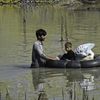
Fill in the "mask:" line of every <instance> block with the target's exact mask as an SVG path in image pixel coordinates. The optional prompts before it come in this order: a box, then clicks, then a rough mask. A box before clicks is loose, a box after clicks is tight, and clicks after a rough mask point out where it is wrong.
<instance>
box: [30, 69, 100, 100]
mask: <svg viewBox="0 0 100 100" xmlns="http://www.w3.org/2000/svg"><path fill="white" fill-rule="evenodd" d="M98 74H99V71H98V70H95V71H94V70H93V69H88V70H81V69H78V70H72V69H71V70H70V69H68V70H67V69H45V68H44V69H41V68H40V69H33V70H32V76H33V85H34V87H35V90H36V91H38V92H41V91H42V92H43V93H45V94H46V95H47V97H48V98H49V99H50V100H53V99H54V98H55V100H56V99H59V100H61V99H62V98H67V100H77V98H82V96H83V97H84V96H89V95H90V94H89V91H90V90H91V91H92V90H94V89H95V90H96V87H95V86H96V83H95V79H97V78H98V77H99V76H98ZM87 91H88V92H87ZM84 98H85V97H84ZM63 100H66V99H63ZM80 100H81V99H80ZM84 100H85V99H84Z"/></svg>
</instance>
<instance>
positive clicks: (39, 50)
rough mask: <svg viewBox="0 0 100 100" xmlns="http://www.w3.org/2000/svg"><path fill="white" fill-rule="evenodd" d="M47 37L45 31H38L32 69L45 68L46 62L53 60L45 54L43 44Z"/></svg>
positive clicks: (33, 51) (34, 45)
mask: <svg viewBox="0 0 100 100" xmlns="http://www.w3.org/2000/svg"><path fill="white" fill-rule="evenodd" d="M46 35H47V32H46V31H45V30H43V29H39V30H37V31H36V38H37V41H36V42H35V43H34V44H33V50H32V64H31V68H33V67H44V66H45V63H46V60H47V59H51V58H50V57H47V56H46V55H45V54H44V50H43V42H44V41H45V38H46Z"/></svg>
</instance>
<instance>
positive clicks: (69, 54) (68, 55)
mask: <svg viewBox="0 0 100 100" xmlns="http://www.w3.org/2000/svg"><path fill="white" fill-rule="evenodd" d="M66 59H68V60H75V53H74V52H73V51H72V50H70V51H68V52H67V53H65V54H64V55H63V56H62V57H61V58H60V60H66Z"/></svg>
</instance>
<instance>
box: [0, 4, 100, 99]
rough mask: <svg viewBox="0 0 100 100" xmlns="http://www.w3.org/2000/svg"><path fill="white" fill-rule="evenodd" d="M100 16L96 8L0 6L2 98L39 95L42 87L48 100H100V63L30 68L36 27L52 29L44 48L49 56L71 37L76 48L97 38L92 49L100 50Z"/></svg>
mask: <svg viewBox="0 0 100 100" xmlns="http://www.w3.org/2000/svg"><path fill="white" fill-rule="evenodd" d="M99 18H100V13H99V11H96V10H95V11H86V10H85V11H81V10H78V11H71V10H67V8H66V7H65V8H64V7H58V8H57V7H55V6H53V5H52V6H51V5H46V6H44V5H43V6H36V7H32V6H28V7H17V6H15V7H13V6H0V88H1V90H0V91H1V92H0V98H1V100H5V98H9V100H31V99H32V100H33V99H34V100H37V98H38V94H39V93H40V92H39V91H41V90H43V93H45V97H46V98H48V99H49V100H66V98H67V100H83V99H84V100H85V98H87V97H88V100H99V97H100V96H99V95H100V82H99V79H100V77H99V75H100V74H99V71H100V69H99V68H93V69H81V68H80V69H48V68H40V69H30V68H29V67H30V64H31V52H32V45H33V43H34V41H35V40H36V38H35V31H36V30H37V29H39V28H43V29H45V30H46V31H47V32H48V35H47V38H46V42H45V45H44V48H45V52H46V54H47V55H49V56H52V57H55V56H57V55H59V54H63V52H64V48H63V44H64V43H65V40H66V39H67V38H68V39H69V40H70V41H71V42H72V43H73V49H74V48H75V47H77V46H78V45H80V44H82V43H86V42H93V43H95V44H96V46H95V48H94V49H93V51H94V52H95V53H100V51H99V50H100V46H99V45H100V44H99V43H100V38H99V37H100V34H99V32H100V27H99V26H100V20H99ZM61 39H63V40H64V41H63V42H60V40H61ZM84 84H85V85H84ZM84 91H85V92H84ZM15 96H16V99H15Z"/></svg>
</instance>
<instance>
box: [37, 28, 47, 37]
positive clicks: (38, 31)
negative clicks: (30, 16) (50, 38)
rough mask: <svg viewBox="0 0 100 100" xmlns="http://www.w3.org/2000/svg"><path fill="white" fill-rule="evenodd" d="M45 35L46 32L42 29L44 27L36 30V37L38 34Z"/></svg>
mask: <svg viewBox="0 0 100 100" xmlns="http://www.w3.org/2000/svg"><path fill="white" fill-rule="evenodd" d="M42 35H43V36H46V35H47V32H46V31H45V30H44V29H38V30H37V31H36V37H37V38H38V37H39V36H42Z"/></svg>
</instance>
